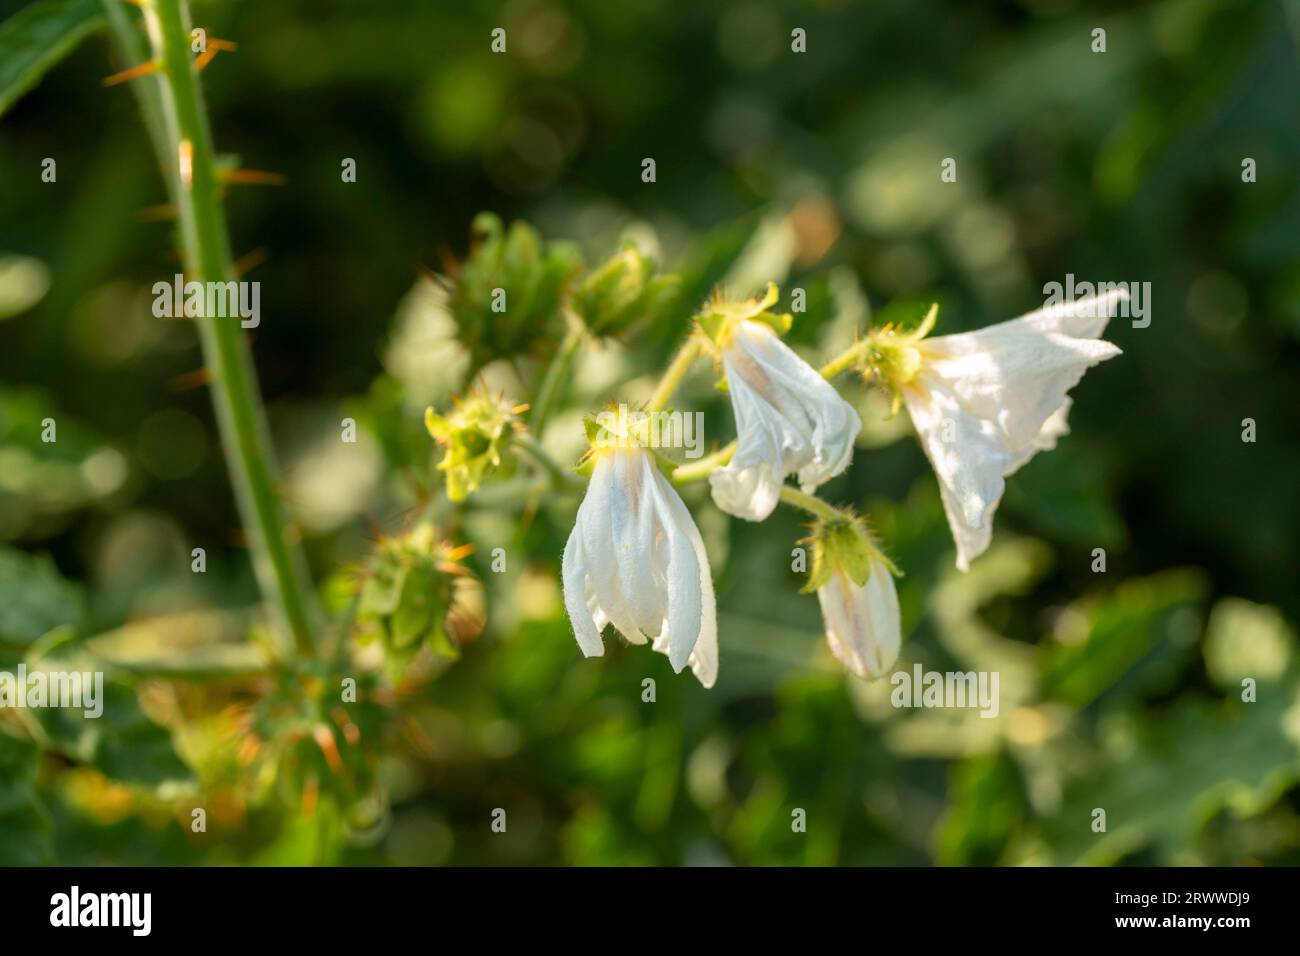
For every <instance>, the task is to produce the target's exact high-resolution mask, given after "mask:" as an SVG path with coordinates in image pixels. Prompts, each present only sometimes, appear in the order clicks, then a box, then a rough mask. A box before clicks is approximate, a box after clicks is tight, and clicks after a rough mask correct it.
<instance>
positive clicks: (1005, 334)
mask: <svg viewBox="0 0 1300 956" xmlns="http://www.w3.org/2000/svg"><path fill="white" fill-rule="evenodd" d="M1126 298H1127V293H1126V292H1124V291H1123V290H1122V289H1120V290H1116V291H1115V292H1112V293H1109V294H1107V295H1105V296H1100V297H1097V296H1094V297H1091V298H1088V299H1080V300H1078V301H1074V302H1065V303H1062V304H1060V305H1055V306H1051V307H1049V308H1045V309H1040V310H1038V311H1037V312H1031V313H1029V314H1027V315H1023V316H1020V317H1019V318H1016V319H1011V320H1009V321H1007V322H1001V323H999V324H997V325H992V326H989V327H988V328H986V329H980V330H979V331H977V332H965V333H961V334H958V335H944V336H938V337H935V338H926V339H923V340H920V341H915V342H912V343H910V345H909V346H908V347H910V348H912V349H914V350H915V352H916V356H915V357H913V358H911V359H910V360H909V361H908V362H904V363H899V364H903V365H912V366H915V369H914V372H913V374H911V375H910V377H909V378H908V379H907V380H906V381H902V382H899V383H897V388H898V392H899V395H900V397H901V398H902V401H903V403H904V404H905V405H906V406H907V410H908V413H909V414H910V415H911V417H912V424H913V425H914V426H915V428H916V432H917V435H918V436H919V437H920V439H921V445H922V447H923V448H924V449H925V454H926V457H928V458H929V459H930V464H931V465H932V466H933V467H934V471H935V474H936V475H937V476H938V478H939V492H940V495H941V497H942V498H943V507H944V511H945V512H946V514H947V517H948V526H949V528H950V529H951V530H952V536H953V540H954V541H955V542H956V544H957V567H958V569H959V570H962V571H965V570H967V568H969V566H970V562H971V560H972V559H973V558H975V557H977V556H978V555H980V554H982V553H983V552H984V550H985V549H986V548H988V546H989V541H990V540H991V538H992V534H993V527H992V526H993V514H994V512H995V511H996V510H997V507H998V503H999V502H1000V501H1001V500H1002V493H1003V491H1004V489H1005V486H1006V482H1005V481H1004V479H1005V478H1006V477H1007V476H1008V475H1010V474H1012V473H1013V472H1015V471H1016V470H1017V469H1019V468H1020V467H1021V466H1022V465H1024V464H1025V462H1027V461H1029V459H1030V458H1032V457H1033V456H1034V455H1035V454H1036V453H1037V452H1039V451H1044V450H1047V449H1051V448H1054V447H1055V446H1056V440H1057V439H1058V438H1059V437H1061V436H1062V435H1065V434H1067V433H1068V431H1069V427H1068V425H1067V424H1066V415H1067V413H1068V411H1069V407H1070V399H1069V398H1068V397H1067V393H1068V392H1069V391H1070V389H1072V388H1073V387H1074V386H1075V385H1076V384H1078V382H1079V379H1081V378H1082V377H1083V373H1084V372H1086V371H1087V370H1088V369H1089V368H1091V367H1092V366H1093V365H1096V364H1097V363H1099V362H1103V361H1105V360H1106V359H1108V358H1113V357H1114V356H1116V355H1119V354H1120V350H1119V348H1117V347H1116V346H1115V345H1113V344H1111V343H1110V342H1106V341H1102V340H1100V339H1099V338H1098V337H1099V336H1100V335H1101V333H1102V332H1103V331H1104V330H1105V328H1106V322H1107V320H1108V319H1109V318H1110V317H1111V316H1112V315H1114V314H1115V309H1116V307H1117V305H1118V303H1119V302H1121V301H1123V300H1124V299H1126ZM918 358H919V362H918V361H917V359H918Z"/></svg>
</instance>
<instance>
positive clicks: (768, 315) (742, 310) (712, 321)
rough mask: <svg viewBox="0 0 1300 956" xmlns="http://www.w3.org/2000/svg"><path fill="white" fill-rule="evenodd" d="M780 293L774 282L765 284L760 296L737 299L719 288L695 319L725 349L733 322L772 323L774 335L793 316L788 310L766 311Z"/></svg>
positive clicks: (785, 329) (786, 328)
mask: <svg viewBox="0 0 1300 956" xmlns="http://www.w3.org/2000/svg"><path fill="white" fill-rule="evenodd" d="M780 295H781V293H780V291H779V290H778V289H777V287H776V283H774V282H769V283H768V284H767V291H766V292H765V293H764V294H763V297H762V298H749V299H743V300H741V301H739V302H735V301H732V300H730V299H728V298H727V297H726V295H725V294H723V293H722V292H721V291H720V290H719V291H716V292H714V294H713V298H712V299H710V300H709V301H708V302H707V303H706V304H705V306H704V308H703V309H701V310H700V312H699V313H698V314H697V315H696V316H695V321H696V323H697V324H698V325H699V327H700V330H701V331H702V332H703V333H704V334H705V335H706V336H708V338H709V340H710V341H712V343H713V344H714V345H715V346H716V347H717V348H718V349H719V350H721V349H725V348H726V347H727V345H728V344H729V343H730V342H731V334H732V332H733V330H734V329H735V327H736V323H738V322H742V321H750V322H762V323H763V324H764V325H768V326H771V328H772V331H774V332H775V333H776V334H777V335H785V334H786V333H787V332H789V331H790V326H791V325H792V324H793V323H794V317H793V316H791V315H790V314H789V313H778V312H772V311H769V310H770V309H771V308H772V306H774V305H776V300H777V299H778V298H780Z"/></svg>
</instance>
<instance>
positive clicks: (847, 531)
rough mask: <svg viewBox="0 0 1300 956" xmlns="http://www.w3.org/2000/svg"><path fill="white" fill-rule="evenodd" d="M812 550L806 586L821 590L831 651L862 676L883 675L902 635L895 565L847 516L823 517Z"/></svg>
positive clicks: (819, 598) (856, 520) (860, 525)
mask: <svg viewBox="0 0 1300 956" xmlns="http://www.w3.org/2000/svg"><path fill="white" fill-rule="evenodd" d="M812 554H813V563H812V569H811V572H810V573H809V576H808V584H807V585H806V586H805V587H804V591H812V590H816V591H817V601H818V603H819V604H820V605H821V609H822V621H823V623H824V624H825V626H826V641H827V643H828V644H830V648H831V653H832V654H834V655H835V657H836V659H837V660H838V661H839V662H840V663H841V664H843V665H844V666H845V667H847V668H848V669H849V670H850V671H852V672H853V674H854V675H855V676H857V677H861V678H863V679H864V680H876V679H877V678H880V677H883V676H884V675H885V674H886V673H887V672H888V671H889V669H890V668H891V667H893V665H894V661H896V660H897V659H898V651H899V647H900V645H901V644H902V639H903V634H902V621H901V616H900V614H899V608H898V592H897V591H896V590H895V589H894V573H896V572H895V569H894V567H893V565H892V564H891V563H890V562H889V559H888V558H886V557H885V556H884V555H883V554H882V553H881V552H880V549H879V548H878V547H876V545H875V543H874V542H873V541H872V540H871V536H870V534H869V533H868V532H867V530H866V527H865V525H864V524H863V522H862V520H861V519H859V518H851V517H848V516H845V517H844V518H842V519H836V520H834V521H822V522H819V523H818V525H817V528H816V529H815V531H814V532H813V537H812Z"/></svg>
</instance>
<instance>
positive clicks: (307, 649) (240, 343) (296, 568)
mask: <svg viewBox="0 0 1300 956" xmlns="http://www.w3.org/2000/svg"><path fill="white" fill-rule="evenodd" d="M140 8H141V10H142V11H143V12H144V19H145V26H146V28H147V31H148V34H149V41H150V44H151V46H152V48H153V56H154V58H155V59H156V60H157V61H158V63H159V65H160V67H161V69H160V70H159V72H158V82H157V89H158V102H159V106H160V107H161V113H162V117H161V119H162V123H161V125H159V124H156V123H150V124H149V129H150V133H151V135H157V136H161V137H162V138H163V139H164V142H161V143H156V144H155V146H156V148H157V150H158V153H159V155H160V157H166V160H165V162H164V165H163V169H162V173H163V176H164V178H165V179H166V180H167V182H168V188H169V191H170V193H171V195H172V197H173V199H174V201H175V203H176V212H177V218H178V222H179V230H180V244H181V253H182V260H183V262H184V266H185V272H186V274H187V275H188V277H189V278H190V279H192V280H197V281H202V282H227V281H231V280H233V279H234V270H233V268H232V265H231V258H230V242H229V238H228V237H227V235H226V223H225V219H224V218H223V215H222V211H221V206H220V197H219V194H218V184H217V175H216V167H215V163H214V161H213V154H212V136H211V132H210V131H209V128H208V118H207V112H206V109H205V107H204V104H203V93H202V90H201V89H200V87H199V84H198V79H197V77H196V75H195V71H194V67H193V64H192V62H191V60H190V42H191V41H190V29H191V21H190V15H189V9H188V5H187V4H186V2H185V0H141V2H140ZM110 22H111V23H113V25H114V28H115V29H119V30H120V29H121V28H122V27H123V23H122V21H121V20H120V19H116V20H111V21H110ZM124 45H125V46H128V48H129V44H124ZM197 322H198V326H199V336H200V339H201V341H202V345H203V359H204V365H205V367H206V369H207V373H208V376H209V378H210V382H211V392H212V402H213V405H214V406H215V408H216V416H217V425H218V428H219V429H220V432H221V440H222V444H223V445H224V446H225V449H226V454H227V459H228V464H229V467H230V473H231V483H232V484H233V486H234V490H235V498H236V500H237V502H238V505H239V511H240V515H241V517H242V519H243V523H244V526H245V529H246V533H247V535H248V541H249V548H250V552H251V555H252V561H253V569H254V572H255V573H256V575H257V580H258V583H259V585H260V587H261V590H262V593H263V595H264V596H265V598H266V600H267V603H268V604H269V605H270V606H271V608H272V611H273V614H274V616H275V617H276V618H277V619H278V620H277V622H276V623H277V624H278V625H279V629H280V630H281V631H283V632H287V633H288V634H289V635H291V636H292V639H293V644H294V646H296V648H297V650H298V653H299V654H301V655H303V656H310V655H311V654H312V653H313V652H314V644H313V631H314V624H315V620H316V613H315V608H314V599H313V595H312V591H311V584H310V579H309V577H308V575H307V564H306V560H305V558H304V557H303V554H302V551H301V549H300V548H299V547H297V546H296V545H295V544H292V543H290V541H289V539H288V538H287V537H286V535H285V527H284V520H283V517H282V515H281V512H280V504H279V500H278V497H277V494H276V485H277V482H278V474H277V469H276V466H275V462H274V458H273V455H272V448H271V443H270V437H269V432H268V429H267V425H266V416H265V411H264V409H263V407H262V399H261V394H260V390H259V389H258V385H257V379H256V377H255V374H254V371H253V363H252V358H251V355H250V353H249V350H248V344H247V342H246V341H245V340H244V337H243V335H242V334H241V330H240V328H239V326H238V325H237V324H236V320H234V319H231V318H220V317H214V316H206V317H200V318H198V319H197Z"/></svg>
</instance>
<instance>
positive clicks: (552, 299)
mask: <svg viewBox="0 0 1300 956" xmlns="http://www.w3.org/2000/svg"><path fill="white" fill-rule="evenodd" d="M473 233H474V240H475V241H474V247H473V249H472V251H471V252H470V255H469V258H468V259H466V260H465V261H464V262H463V263H461V264H460V267H459V269H458V270H457V271H456V275H455V277H454V278H455V281H454V283H453V285H452V290H451V303H450V305H451V313H452V316H453V317H454V318H455V320H456V326H457V330H458V332H457V334H458V336H459V338H460V340H461V342H462V343H463V344H464V345H465V347H466V348H467V349H468V350H469V353H470V374H471V375H472V374H473V373H474V372H476V371H477V370H478V369H480V368H482V367H483V366H484V365H486V364H487V363H488V362H490V361H492V360H494V359H500V358H510V357H512V356H516V355H526V354H532V353H535V352H542V351H544V350H545V347H546V344H547V342H548V340H549V339H550V338H551V337H553V336H554V334H555V333H556V332H557V330H559V329H562V327H563V316H562V311H563V308H564V305H565V300H566V298H567V296H568V294H569V288H570V285H571V284H572V282H573V280H574V278H575V276H576V275H577V273H578V271H579V270H580V269H581V268H582V260H581V257H580V256H579V254H578V251H577V248H576V247H575V246H574V245H572V244H571V243H565V242H550V243H544V242H543V241H542V240H541V238H540V237H539V236H538V235H537V232H536V230H534V229H533V228H532V227H531V226H529V225H528V224H527V223H523V222H515V223H512V224H511V225H510V228H509V229H503V227H502V224H501V220H500V219H499V218H497V217H496V216H494V215H492V214H491V213H481V214H480V215H479V216H478V217H476V218H475V220H474V226H473Z"/></svg>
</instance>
